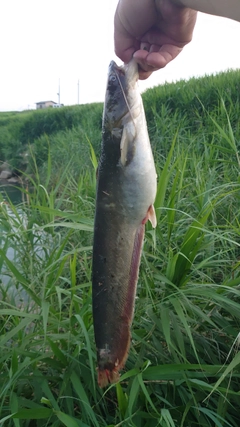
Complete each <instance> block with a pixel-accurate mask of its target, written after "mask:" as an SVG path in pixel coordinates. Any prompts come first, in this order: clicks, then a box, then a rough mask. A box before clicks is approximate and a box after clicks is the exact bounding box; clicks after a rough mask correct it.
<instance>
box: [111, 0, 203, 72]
mask: <svg viewBox="0 0 240 427" xmlns="http://www.w3.org/2000/svg"><path fill="white" fill-rule="evenodd" d="M196 17H197V12H195V11H194V10H192V9H188V8H185V7H181V6H177V5H176V4H174V0H119V3H118V6H117V9H116V13H115V18H114V42H115V52H116V55H117V56H118V57H119V58H120V59H121V60H122V61H124V62H126V63H127V62H129V61H130V59H131V58H132V56H133V57H134V58H135V60H136V61H137V63H138V64H139V78H140V79H142V80H144V79H146V78H148V77H149V76H150V75H151V74H152V72H153V71H156V70H159V69H160V68H163V67H165V66H166V65H167V64H168V63H169V62H170V61H172V60H173V59H174V58H176V56H177V55H178V54H179V53H180V52H181V51H182V49H183V47H184V46H185V45H186V44H187V43H189V42H190V41H191V39H192V34H193V29H194V26H195V23H196Z"/></svg>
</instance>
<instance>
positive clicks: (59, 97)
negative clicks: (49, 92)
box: [57, 79, 60, 107]
mask: <svg viewBox="0 0 240 427" xmlns="http://www.w3.org/2000/svg"><path fill="white" fill-rule="evenodd" d="M57 95H58V105H59V107H60V79H59V81H58V93H57Z"/></svg>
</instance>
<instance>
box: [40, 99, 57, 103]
mask: <svg viewBox="0 0 240 427" xmlns="http://www.w3.org/2000/svg"><path fill="white" fill-rule="evenodd" d="M46 102H52V103H53V104H57V103H56V102H55V101H50V100H49V101H40V102H36V104H46Z"/></svg>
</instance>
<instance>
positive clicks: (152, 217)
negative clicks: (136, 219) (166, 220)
mask: <svg viewBox="0 0 240 427" xmlns="http://www.w3.org/2000/svg"><path fill="white" fill-rule="evenodd" d="M148 220H149V221H150V222H151V224H152V226H153V228H155V227H156V226H157V218H156V213H155V209H154V206H153V205H151V206H149V208H148V211H147V215H146V216H145V218H144V219H143V221H142V224H146V222H147V221H148Z"/></svg>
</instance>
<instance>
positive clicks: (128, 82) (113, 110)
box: [103, 60, 138, 131]
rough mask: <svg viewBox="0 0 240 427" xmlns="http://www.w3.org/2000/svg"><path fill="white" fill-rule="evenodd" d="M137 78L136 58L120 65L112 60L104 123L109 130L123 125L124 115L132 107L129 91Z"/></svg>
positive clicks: (109, 70)
mask: <svg viewBox="0 0 240 427" xmlns="http://www.w3.org/2000/svg"><path fill="white" fill-rule="evenodd" d="M137 79H138V70H137V64H136V62H135V61H134V60H131V61H130V63H129V64H127V65H124V66H118V65H117V64H116V63H115V62H114V61H111V62H110V65H109V69H108V79H107V89H106V96H105V103H104V113H103V124H104V127H105V128H107V129H108V130H110V131H111V130H113V129H120V128H121V127H122V125H123V120H124V117H126V116H127V115H128V114H129V111H130V109H131V105H129V99H128V98H129V93H130V92H131V89H132V86H133V85H135V83H136V81H137Z"/></svg>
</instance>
